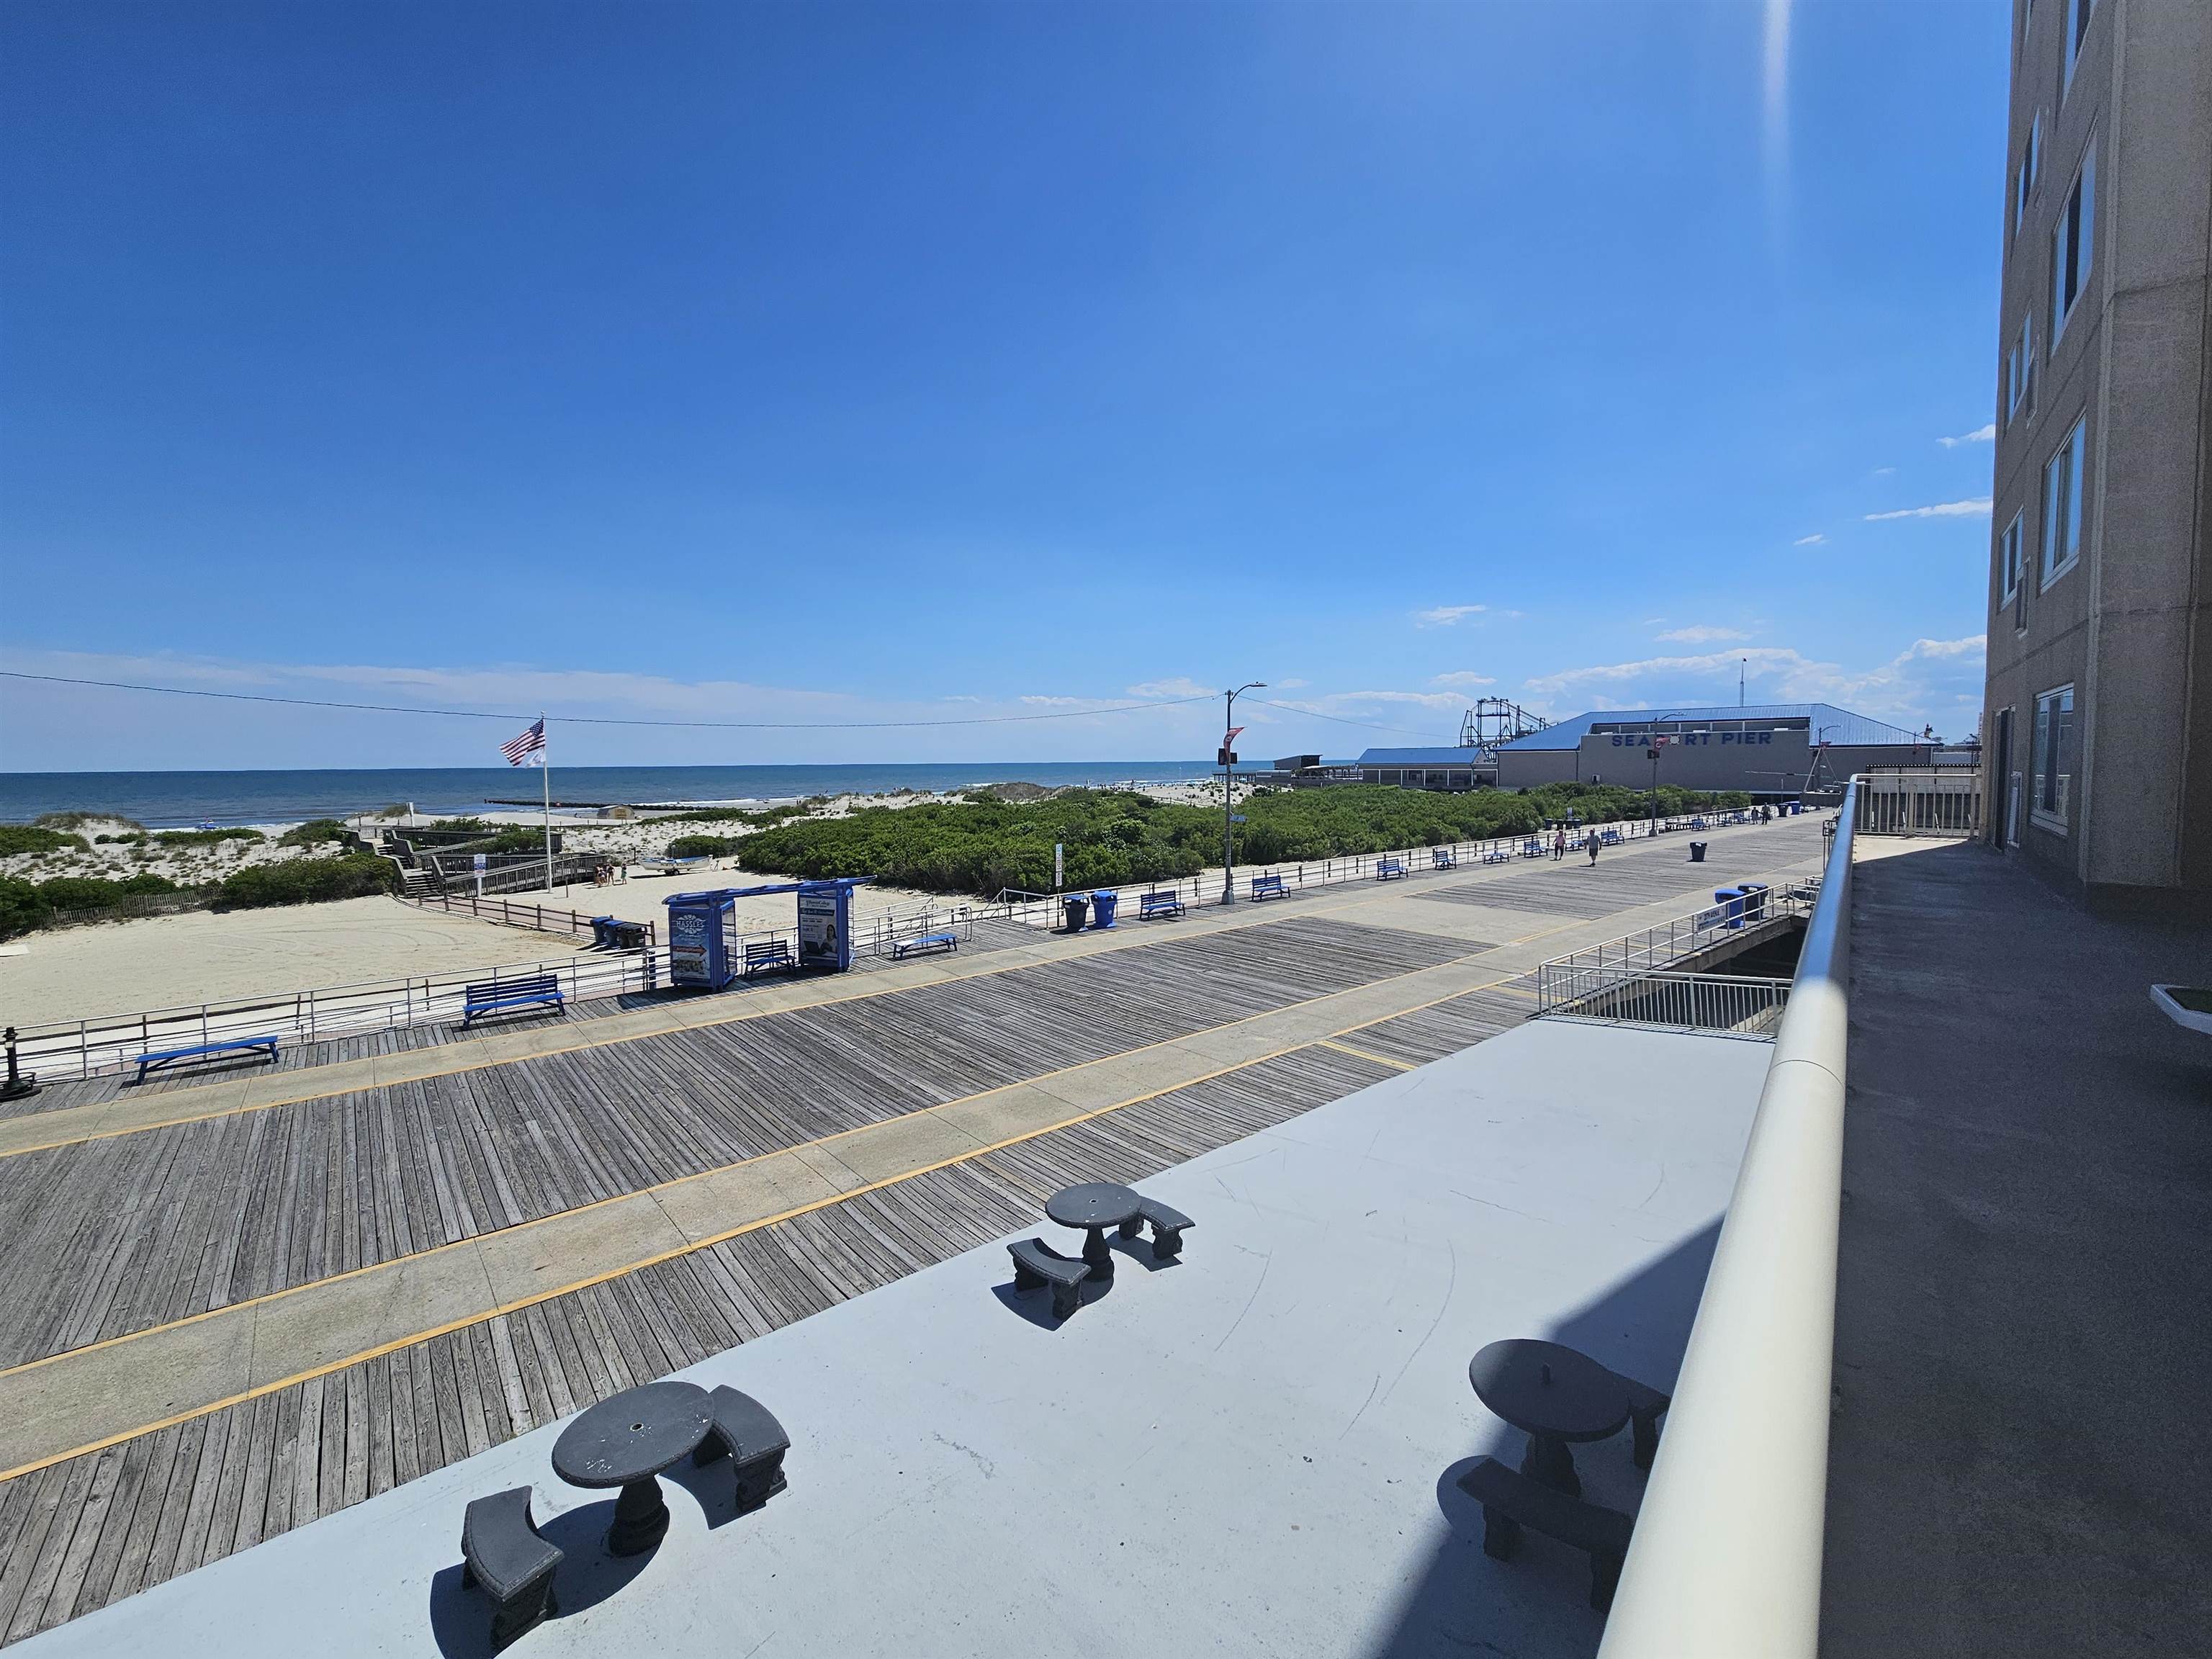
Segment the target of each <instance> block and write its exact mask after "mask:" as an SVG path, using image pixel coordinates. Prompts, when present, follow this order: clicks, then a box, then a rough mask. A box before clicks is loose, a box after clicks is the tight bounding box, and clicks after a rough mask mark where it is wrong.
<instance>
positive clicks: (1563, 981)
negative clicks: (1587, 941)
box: [1536, 880, 1820, 1013]
mask: <svg viewBox="0 0 2212 1659" xmlns="http://www.w3.org/2000/svg"><path fill="white" fill-rule="evenodd" d="M1819 897H1820V883H1819V882H1818V881H1817V880H1815V881H1800V882H1792V883H1791V884H1790V885H1789V886H1787V887H1780V888H1765V889H1761V890H1759V891H1758V892H1756V893H1755V894H1753V895H1751V896H1747V897H1745V898H1742V899H1737V900H1734V901H1731V902H1726V903H1718V904H1709V905H1706V906H1705V907H1704V908H1701V909H1699V910H1695V911H1692V913H1691V914H1690V915H1685V916H1674V917H1672V918H1670V919H1668V921H1662V922H1656V923H1654V924H1653V925H1652V926H1651V927H1642V928H1638V930H1637V931H1636V932H1635V933H1624V934H1623V935H1622V936H1621V937H1620V938H1619V939H1607V940H1606V941H1604V942H1603V943H1602V944H1599V945H1585V946H1583V948H1582V949H1581V950H1579V951H1571V952H1570V953H1569V954H1567V955H1565V956H1563V957H1553V959H1552V960H1551V961H1549V962H1547V963H1540V964H1539V965H1538V967H1537V969H1536V995H1537V1012H1540V1013H1542V1012H1549V1011H1550V1009H1551V1007H1552V1006H1553V1003H1554V1002H1555V1001H1564V1000H1571V999H1573V998H1577V997H1583V996H1588V995H1589V994H1590V992H1591V991H1593V990H1594V989H1595V988H1597V987H1599V986H1601V985H1606V984H1617V983H1619V982H1620V981H1623V980H1627V979H1632V978H1635V977H1636V976H1638V975H1644V974H1650V973H1653V972H1656V971H1658V970H1661V969H1668V968H1672V967H1674V965H1675V964H1676V963H1680V962H1683V961H1685V960H1686V959H1687V958H1689V957H1694V956H1696V955H1698V954H1699V953H1700V952H1701V951H1709V950H1711V949H1712V948H1713V947H1714V946H1716V945H1724V944H1726V943H1727V942H1728V941H1729V939H1733V938H1737V937H1740V936H1741V933H1742V931H1743V930H1744V929H1745V928H1747V927H1759V926H1760V925H1761V924H1763V923H1765V922H1770V921H1782V920H1785V919H1788V918H1791V917H1804V916H1809V915H1811V914H1812V913H1813V907H1814V903H1815V902H1817V901H1818V899H1819Z"/></svg>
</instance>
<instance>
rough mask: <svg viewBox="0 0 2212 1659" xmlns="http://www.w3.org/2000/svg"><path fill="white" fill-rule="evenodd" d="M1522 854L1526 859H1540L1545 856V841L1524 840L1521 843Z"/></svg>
mask: <svg viewBox="0 0 2212 1659" xmlns="http://www.w3.org/2000/svg"><path fill="white" fill-rule="evenodd" d="M1521 856H1522V858H1524V859H1540V858H1541V857H1543V856H1544V843H1543V842H1541V841H1524V842H1522V843H1521Z"/></svg>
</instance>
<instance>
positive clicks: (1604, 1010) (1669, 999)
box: [1537, 963, 1790, 1037]
mask: <svg viewBox="0 0 2212 1659" xmlns="http://www.w3.org/2000/svg"><path fill="white" fill-rule="evenodd" d="M1546 966H1547V968H1549V967H1551V966H1552V964H1549V963H1547V964H1546ZM1788 1006H1790V981H1788V980H1786V979H1754V978H1751V977H1749V976H1747V975H1735V974H1675V973H1667V972H1665V971H1663V970H1662V971H1654V972H1647V973H1640V974H1633V975H1620V974H1615V973H1612V972H1609V971H1606V970H1601V969H1582V970H1580V971H1568V972H1564V973H1552V974H1549V975H1547V983H1546V984H1545V985H1544V987H1543V988H1542V991H1541V993H1540V1000H1539V1003H1538V1008H1537V1012H1539V1013H1541V1014H1547V1015H1559V1016H1564V1017H1565V1018H1574V1019H1601V1020H1607V1021H1611V1022H1613V1023H1615V1024H1625V1025H1664V1026H1668V1027H1671V1028H1673V1029H1675V1030H1692V1031H1729V1032H1734V1033H1735V1034H1736V1035H1737V1036H1755V1037H1771V1036H1773V1035H1774V1032H1775V1029H1776V1027H1777V1026H1778V1025H1779V1024H1780V1023H1781V1019H1782V1013H1783V1011H1784V1009H1785V1008H1787V1007H1788Z"/></svg>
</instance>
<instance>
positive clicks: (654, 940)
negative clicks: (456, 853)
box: [404, 893, 660, 946]
mask: <svg viewBox="0 0 2212 1659" xmlns="http://www.w3.org/2000/svg"><path fill="white" fill-rule="evenodd" d="M404 902H406V903H409V904H412V905H414V906H416V908H419V909H423V910H440V911H443V912H444V913H445V914H446V915H451V916H471V917H474V918H475V919H476V920H477V921H489V922H495V923H497V924H498V925H499V926H500V927H520V928H523V929H525V930H526V931H528V932H531V933H571V934H574V936H575V937H577V938H578V939H590V938H592V936H593V933H592V922H594V921H597V920H598V918H597V917H595V916H589V915H585V914H584V913H583V912H582V911H580V910H560V909H556V908H554V907H553V906H551V905H550V904H521V903H518V902H515V901H514V900H513V899H503V898H489V897H483V896H478V895H477V894H475V893H421V894H408V895H405V896H404ZM629 925H630V926H631V927H641V928H643V929H644V930H645V942H646V944H647V945H648V946H651V945H658V944H659V942H660V935H659V927H658V925H657V924H655V923H653V922H650V921H640V922H632V923H630V924H629Z"/></svg>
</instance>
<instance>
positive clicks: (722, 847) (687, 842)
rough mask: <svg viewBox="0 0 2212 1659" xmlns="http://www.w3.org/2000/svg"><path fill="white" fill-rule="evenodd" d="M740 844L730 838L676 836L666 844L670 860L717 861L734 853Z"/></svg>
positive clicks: (734, 838) (733, 837)
mask: <svg viewBox="0 0 2212 1659" xmlns="http://www.w3.org/2000/svg"><path fill="white" fill-rule="evenodd" d="M740 845H741V842H739V841H738V838H736V837H735V836H677V838H676V839H675V840H674V841H671V842H669V843H668V856H669V857H670V858H672V859H718V858H721V857H723V856H725V855H726V854H731V853H734V852H736V851H737V850H738V847H739V846H740Z"/></svg>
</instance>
